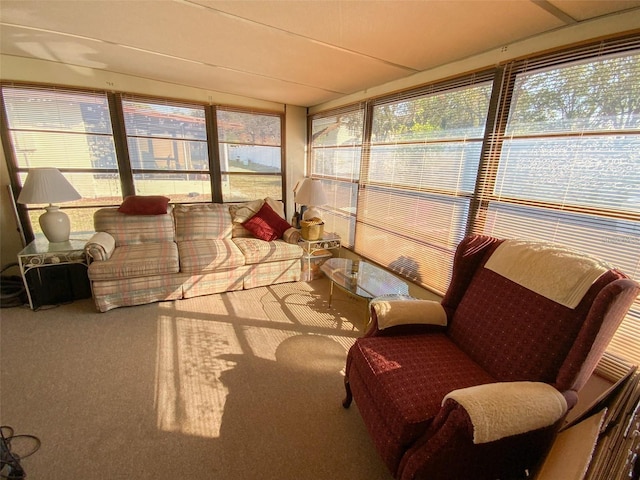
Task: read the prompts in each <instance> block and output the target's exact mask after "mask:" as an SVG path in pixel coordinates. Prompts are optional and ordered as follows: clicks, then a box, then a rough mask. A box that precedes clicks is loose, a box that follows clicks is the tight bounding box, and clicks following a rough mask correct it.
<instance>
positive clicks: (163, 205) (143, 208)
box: [118, 195, 169, 215]
mask: <svg viewBox="0 0 640 480" xmlns="http://www.w3.org/2000/svg"><path fill="white" fill-rule="evenodd" d="M168 206H169V199H168V198H167V197H163V196H162V195H129V196H128V197H126V198H125V199H124V201H123V202H122V204H121V205H120V207H119V208H118V211H119V212H120V213H126V214H129V215H162V214H164V213H167V207H168Z"/></svg>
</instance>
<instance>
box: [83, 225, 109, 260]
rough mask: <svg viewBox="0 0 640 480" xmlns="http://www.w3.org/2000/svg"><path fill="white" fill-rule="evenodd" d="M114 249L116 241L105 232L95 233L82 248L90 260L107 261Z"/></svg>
mask: <svg viewBox="0 0 640 480" xmlns="http://www.w3.org/2000/svg"><path fill="white" fill-rule="evenodd" d="M115 248H116V240H115V239H114V238H113V236H112V235H111V234H109V233H107V232H97V233H95V234H93V236H92V237H91V238H90V239H89V241H88V242H87V244H86V245H85V247H84V250H85V252H87V254H88V255H89V257H91V259H92V260H109V258H111V255H113V251H114V250H115Z"/></svg>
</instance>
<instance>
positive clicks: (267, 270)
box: [244, 258, 301, 289]
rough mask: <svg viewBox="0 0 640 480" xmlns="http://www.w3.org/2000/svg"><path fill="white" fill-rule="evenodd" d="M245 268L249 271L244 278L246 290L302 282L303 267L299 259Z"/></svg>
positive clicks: (246, 266)
mask: <svg viewBox="0 0 640 480" xmlns="http://www.w3.org/2000/svg"><path fill="white" fill-rule="evenodd" d="M245 268H246V269H247V271H246V274H245V277H244V288H245V289H247V288H255V287H264V286H267V285H274V284H276V283H285V282H297V281H299V280H300V273H301V265H300V259H299V258H295V259H291V260H281V261H279V262H269V263H258V264H255V265H245Z"/></svg>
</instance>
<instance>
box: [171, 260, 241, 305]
mask: <svg viewBox="0 0 640 480" xmlns="http://www.w3.org/2000/svg"><path fill="white" fill-rule="evenodd" d="M245 274H246V268H245V267H238V268H234V269H231V270H222V271H220V272H211V273H205V274H198V275H192V276H190V277H189V278H187V279H185V281H184V282H183V283H182V295H183V298H192V297H199V296H201V295H212V294H214V293H222V292H232V291H234V290H242V288H243V286H244V276H245Z"/></svg>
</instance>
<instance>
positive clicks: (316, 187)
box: [295, 178, 327, 220]
mask: <svg viewBox="0 0 640 480" xmlns="http://www.w3.org/2000/svg"><path fill="white" fill-rule="evenodd" d="M295 201H296V203H299V204H300V205H306V206H307V209H306V210H305V212H304V213H303V214H302V219H303V220H309V219H310V218H320V211H319V210H318V209H317V208H315V207H316V206H320V205H325V204H326V203H327V196H326V195H325V194H324V189H323V188H322V182H321V181H320V180H318V179H315V178H305V179H304V182H302V185H300V188H299V189H298V192H297V193H296V198H295Z"/></svg>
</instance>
